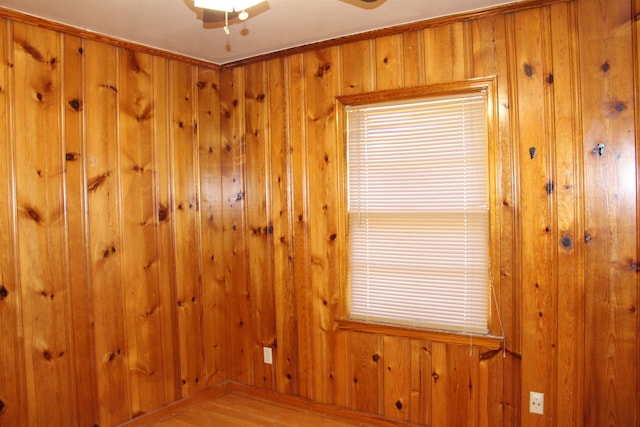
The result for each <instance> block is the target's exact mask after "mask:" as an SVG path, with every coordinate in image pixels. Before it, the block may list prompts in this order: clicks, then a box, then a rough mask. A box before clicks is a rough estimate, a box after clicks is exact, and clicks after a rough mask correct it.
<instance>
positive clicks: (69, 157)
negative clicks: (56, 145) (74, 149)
mask: <svg viewBox="0 0 640 427" xmlns="http://www.w3.org/2000/svg"><path fill="white" fill-rule="evenodd" d="M64 158H65V160H66V161H68V162H75V161H76V160H78V159H79V158H80V153H66V154H65V155H64Z"/></svg>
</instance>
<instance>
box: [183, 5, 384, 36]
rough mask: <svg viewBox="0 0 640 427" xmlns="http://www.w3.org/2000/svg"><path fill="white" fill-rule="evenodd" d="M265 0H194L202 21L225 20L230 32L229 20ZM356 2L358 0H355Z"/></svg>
mask: <svg viewBox="0 0 640 427" xmlns="http://www.w3.org/2000/svg"><path fill="white" fill-rule="evenodd" d="M264 1H265V0H194V2H193V4H194V6H195V7H199V8H202V22H204V23H205V24H209V23H221V22H224V24H225V25H224V31H225V33H226V34H229V28H228V27H229V20H230V19H235V18H238V19H239V20H241V21H244V20H246V19H247V18H248V17H249V13H248V12H247V9H249V8H250V7H253V6H255V5H257V4H259V3H262V2H264ZM355 1H356V2H357V1H358V0H355ZM359 1H360V2H362V3H376V2H378V1H380V0H359ZM383 2H384V1H383Z"/></svg>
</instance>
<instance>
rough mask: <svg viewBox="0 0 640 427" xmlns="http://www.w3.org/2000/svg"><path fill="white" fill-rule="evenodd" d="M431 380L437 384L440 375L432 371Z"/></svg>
mask: <svg viewBox="0 0 640 427" xmlns="http://www.w3.org/2000/svg"><path fill="white" fill-rule="evenodd" d="M431 378H433V382H436V383H437V382H438V379H439V378H440V375H438V373H437V372H436V371H433V373H432V374H431Z"/></svg>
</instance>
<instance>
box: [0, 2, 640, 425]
mask: <svg viewBox="0 0 640 427" xmlns="http://www.w3.org/2000/svg"><path fill="white" fill-rule="evenodd" d="M639 15H640V2H639V1H638V0H575V1H558V2H551V3H549V2H537V3H536V2H528V3H526V7H523V8H520V9H515V8H510V9H505V10H504V11H502V12H501V11H494V12H492V13H489V14H483V13H479V14H473V15H469V16H467V17H465V18H464V19H462V18H460V19H457V18H456V19H450V20H438V21H437V22H436V21H434V22H433V23H432V24H431V25H429V24H427V25H422V26H414V27H407V28H406V29H405V30H403V31H401V32H397V31H389V32H383V33H380V34H379V35H378V36H377V37H375V38H371V39H366V40H362V39H358V40H353V41H351V42H349V41H345V42H344V43H342V44H327V45H321V46H319V47H318V48H315V49H309V50H306V51H299V52H293V53H291V54H288V55H278V56H273V57H271V58H268V59H265V60H257V61H254V62H248V63H245V64H235V65H234V66H232V67H228V68H226V69H223V70H218V69H216V68H215V67H214V68H211V69H209V68H206V67H201V66H196V65H190V64H188V63H186V62H181V61H178V60H175V59H165V58H164V57H161V56H159V55H152V54H149V53H143V52H140V51H135V50H128V49H125V48H122V47H116V46H110V45H108V44H105V43H100V42H97V41H91V40H87V39H82V38H78V37H74V36H72V35H68V34H63V33H60V32H56V31H52V30H46V29H43V28H38V27H35V26H30V25H27V24H22V23H19V22H16V21H12V20H2V21H0V31H1V33H2V44H1V46H0V56H1V58H0V113H2V114H0V117H2V119H1V120H2V121H0V172H1V173H0V197H1V200H2V203H0V239H1V243H2V244H1V245H0V266H1V268H2V278H1V279H2V282H1V283H0V319H2V335H0V345H1V347H0V352H1V353H0V354H1V356H2V357H1V358H0V371H1V372H2V375H1V376H0V402H1V403H0V425H10V426H13V425H33V426H39V425H47V426H49V425H60V426H62V425H64V426H67V425H72V426H73V425H77V426H88V425H94V424H99V425H101V426H108V425H114V424H117V423H118V422H120V421H124V420H126V419H129V418H131V417H133V416H135V415H137V414H140V413H143V412H148V411H150V410H153V409H155V408H158V407H159V406H162V405H163V404H165V403H168V402H172V401H175V400H177V399H180V398H182V397H186V396H190V395H193V394H194V393H196V392H197V391H199V390H202V389H204V388H206V387H208V386H211V385H213V384H217V383H219V382H221V381H225V380H233V381H238V382H242V383H245V384H249V385H255V386H258V387H264V388H267V389H272V390H276V391H279V392H282V393H286V394H292V395H298V396H302V397H306V398H309V399H313V400H315V401H318V402H323V403H329V404H335V405H340V406H346V407H350V408H355V409H359V410H363V411H368V412H372V413H377V414H383V415H386V416H389V417H392V418H398V419H401V420H407V421H411V422H414V423H417V424H423V425H433V426H463V425H464V426H496V425H511V426H516V425H522V426H569V425H585V426H602V425H619V426H636V427H637V426H640V414H639V411H640V410H639V406H640V405H639V403H638V402H639V401H640V390H639V389H640V370H639V367H638V366H639V365H640V332H639V330H640V320H639V314H638V306H639V304H640V301H639V298H640V297H639V293H638V288H639V279H638V271H640V268H638V264H639V263H640V260H639V258H640V240H639V233H638V230H639V229H640V213H639V212H640V211H639V209H638V206H639V205H640V195H639V194H640V193H639V191H638V186H639V185H640V179H639V178H638V164H639V162H640V152H639V150H638V146H639V145H640V144H639V143H638V140H639V137H638V131H637V129H638V126H640V111H639V110H638V99H640V89H639V87H640V84H639V81H640V59H639V58H640V48H639V47H638V46H640V42H639V38H638V35H639V34H640V24H639V22H640V21H638V20H637V19H636V18H637V16H639ZM489 76H495V78H496V82H497V95H498V105H497V111H498V117H497V124H498V138H497V142H496V145H495V146H494V147H492V154H493V155H494V156H495V158H496V159H497V164H496V176H497V180H496V182H495V183H494V185H493V186H492V193H493V195H494V200H495V203H493V205H492V209H493V211H494V214H495V218H496V221H495V225H496V226H495V227H494V228H493V229H492V231H491V232H492V233H496V234H497V235H498V237H499V239H498V240H499V242H500V245H499V247H498V248H494V252H493V253H494V254H495V255H494V257H493V259H492V261H493V263H495V264H497V271H499V275H497V277H494V278H493V280H494V287H495V293H496V300H497V306H496V305H494V314H493V315H492V319H491V322H492V329H493V330H496V329H498V330H499V325H498V323H499V322H498V316H497V314H496V313H498V312H499V313H500V319H501V321H502V325H503V327H504V331H505V336H506V351H504V352H503V351H501V350H494V349H489V348H485V347H482V346H481V345H478V343H477V342H475V343H474V342H473V341H471V342H470V343H469V344H465V345H459V344H453V343H451V342H449V341H447V340H446V339H442V340H439V339H425V338H424V337H418V336H416V337H406V336H397V335H395V334H393V333H390V331H389V333H372V332H364V331H358V330H350V329H340V328H339V327H338V326H339V324H338V322H337V319H338V318H339V317H340V316H341V314H342V309H343V301H344V298H345V294H344V289H343V288H342V281H343V278H342V275H341V274H342V271H343V267H344V260H345V258H344V255H345V250H346V247H345V244H346V242H345V241H344V238H343V236H344V233H345V223H344V215H343V213H344V211H343V210H344V206H343V205H344V204H343V188H342V186H341V183H342V179H341V178H340V173H341V168H342V162H343V158H342V156H343V145H342V144H343V142H342V141H341V138H340V137H339V135H338V134H337V128H338V126H337V124H336V120H337V119H338V117H336V100H335V98H336V97H337V96H340V95H347V94H356V93H364V92H370V91H376V90H384V89H394V88H409V87H415V86H420V85H428V84H434V83H446V82H451V81H457V80H462V79H468V78H474V77H489ZM598 144H603V145H602V147H603V149H601V150H598ZM531 148H535V156H532V155H531V154H530V153H531V150H530V149H531ZM263 346H269V347H273V349H274V363H273V364H272V365H267V364H264V363H263V362H262V358H263V353H262V348H263ZM532 390H533V391H539V392H544V393H545V414H544V415H543V416H540V415H535V414H529V412H528V398H529V391H532Z"/></svg>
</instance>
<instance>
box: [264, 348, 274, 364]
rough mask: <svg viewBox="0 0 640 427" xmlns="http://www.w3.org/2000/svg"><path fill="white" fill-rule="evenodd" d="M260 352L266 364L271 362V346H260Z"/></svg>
mask: <svg viewBox="0 0 640 427" xmlns="http://www.w3.org/2000/svg"><path fill="white" fill-rule="evenodd" d="M262 353H263V355H264V363H266V364H267V365H271V364H273V352H272V350H271V347H262Z"/></svg>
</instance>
